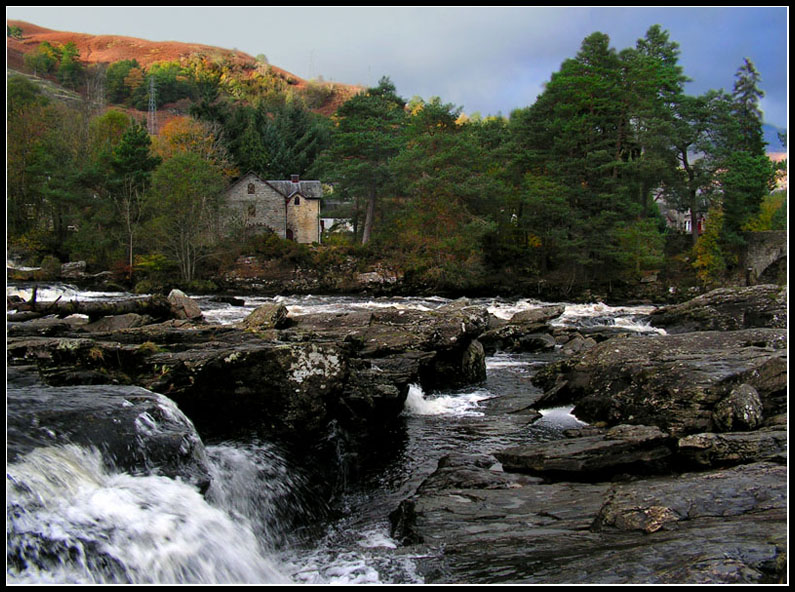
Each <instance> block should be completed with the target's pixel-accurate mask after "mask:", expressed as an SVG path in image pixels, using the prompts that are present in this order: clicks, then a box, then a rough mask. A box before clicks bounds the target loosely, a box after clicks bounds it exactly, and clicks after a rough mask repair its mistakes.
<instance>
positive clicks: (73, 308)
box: [17, 295, 174, 321]
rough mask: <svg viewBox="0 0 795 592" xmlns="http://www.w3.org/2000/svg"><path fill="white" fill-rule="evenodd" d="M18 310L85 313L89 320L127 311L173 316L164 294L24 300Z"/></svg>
mask: <svg viewBox="0 0 795 592" xmlns="http://www.w3.org/2000/svg"><path fill="white" fill-rule="evenodd" d="M17 310H19V311H33V312H38V313H42V314H56V315H58V316H60V317H65V316H69V315H71V314H84V315H87V316H88V318H89V319H90V320H91V321H95V320H97V319H99V318H101V317H106V316H109V315H121V314H128V313H136V314H146V315H149V316H151V317H154V318H155V319H156V320H166V319H172V318H174V313H173V312H172V310H171V305H170V304H169V302H168V299H166V297H165V296H161V295H154V296H150V297H149V298H130V299H128V300H120V301H118V302H93V301H89V302H87V301H77V300H72V301H69V300H66V301H62V300H55V301H54V302H36V301H31V302H25V303H20V304H18V305H17Z"/></svg>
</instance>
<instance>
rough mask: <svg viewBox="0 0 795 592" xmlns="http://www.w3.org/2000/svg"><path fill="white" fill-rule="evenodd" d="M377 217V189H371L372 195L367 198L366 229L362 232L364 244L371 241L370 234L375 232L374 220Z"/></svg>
mask: <svg viewBox="0 0 795 592" xmlns="http://www.w3.org/2000/svg"><path fill="white" fill-rule="evenodd" d="M374 219H375V189H371V190H370V197H369V198H368V199H367V213H366V215H365V218H364V231H363V232H362V244H363V245H366V244H367V243H369V242H370V235H371V234H372V232H373V220H374Z"/></svg>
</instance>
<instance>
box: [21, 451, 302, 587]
mask: <svg viewBox="0 0 795 592" xmlns="http://www.w3.org/2000/svg"><path fill="white" fill-rule="evenodd" d="M6 516H7V561H8V565H7V571H6V581H7V583H13V584H42V583H68V584H105V583H132V584H187V583H190V584H220V583H228V584H262V583H271V584H280V583H281V584H286V583H290V579H289V578H288V577H287V576H286V575H284V574H283V573H281V572H280V570H279V568H278V567H277V566H276V564H275V562H274V561H273V560H272V559H271V558H269V557H268V555H267V551H265V550H263V549H262V547H261V545H260V544H259V543H258V538H257V536H256V534H255V532H254V531H253V529H252V526H251V523H250V522H249V521H248V520H245V519H241V516H240V515H239V514H236V515H234V516H233V515H230V514H229V513H228V512H226V511H224V509H223V508H219V507H216V506H214V505H211V504H210V503H208V501H207V500H206V499H205V498H204V497H203V496H202V495H201V494H200V493H199V492H198V490H197V489H196V488H195V487H193V486H190V485H188V484H186V483H184V482H182V481H179V480H174V479H170V478H167V477H162V476H155V475H148V476H131V475H128V474H125V473H111V472H108V470H107V469H106V468H105V466H104V463H103V462H102V458H101V456H100V454H99V453H98V452H97V451H95V450H91V449H87V448H83V447H80V446H75V445H66V446H63V447H47V448H37V449H35V450H33V451H32V452H30V453H29V454H27V455H25V456H24V457H22V458H20V459H19V460H18V461H17V462H15V463H13V464H11V465H9V466H8V467H7V471H6Z"/></svg>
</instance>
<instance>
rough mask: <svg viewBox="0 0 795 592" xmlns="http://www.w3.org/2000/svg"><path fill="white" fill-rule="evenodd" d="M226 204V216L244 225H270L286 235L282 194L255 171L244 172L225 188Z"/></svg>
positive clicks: (278, 234)
mask: <svg viewBox="0 0 795 592" xmlns="http://www.w3.org/2000/svg"><path fill="white" fill-rule="evenodd" d="M252 190H253V193H251V191H252ZM227 208H228V212H229V214H228V216H229V218H230V219H232V220H234V221H235V222H236V223H238V224H240V225H241V226H243V227H247V228H250V227H254V228H260V229H262V230H263V231H264V230H265V229H266V228H270V229H271V230H272V231H273V232H275V233H276V235H277V236H279V237H280V238H285V237H286V230H287V228H286V224H285V205H284V197H283V196H282V195H281V194H279V192H278V191H276V190H275V189H273V188H272V187H270V186H269V185H268V184H267V183H265V182H264V181H262V180H260V179H259V178H257V177H256V176H255V175H247V176H246V177H244V178H243V179H241V180H240V181H238V182H237V183H236V184H235V185H233V186H232V187H231V188H230V189H229V190H228V191H227Z"/></svg>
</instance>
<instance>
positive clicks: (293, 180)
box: [290, 175, 298, 183]
mask: <svg viewBox="0 0 795 592" xmlns="http://www.w3.org/2000/svg"><path fill="white" fill-rule="evenodd" d="M290 181H292V182H293V183H298V175H290Z"/></svg>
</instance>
